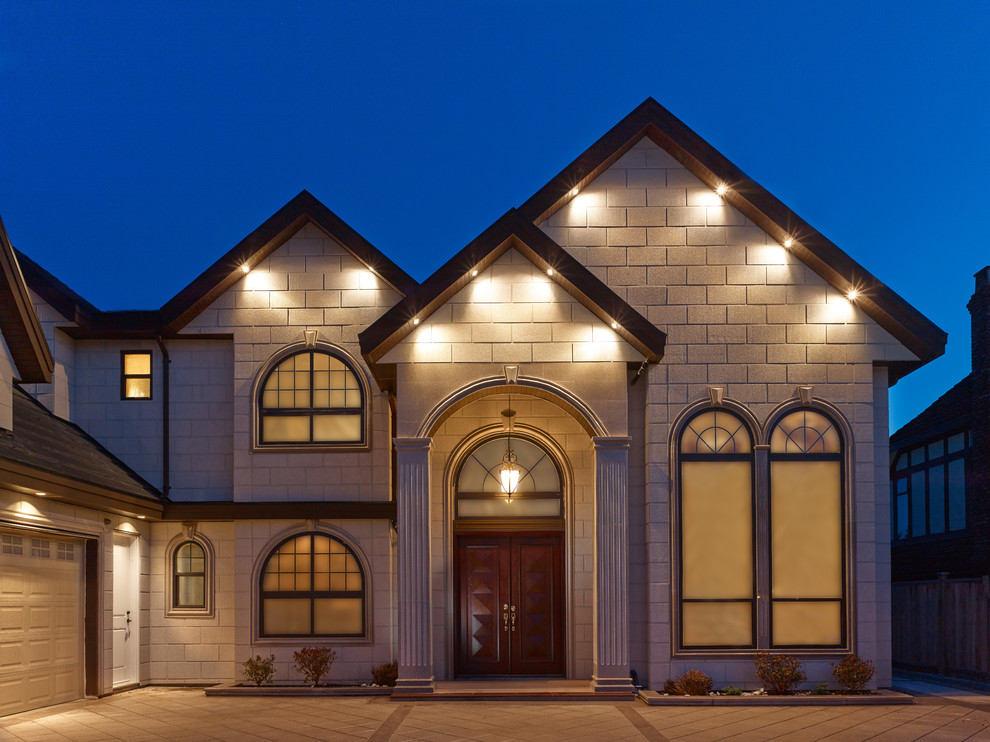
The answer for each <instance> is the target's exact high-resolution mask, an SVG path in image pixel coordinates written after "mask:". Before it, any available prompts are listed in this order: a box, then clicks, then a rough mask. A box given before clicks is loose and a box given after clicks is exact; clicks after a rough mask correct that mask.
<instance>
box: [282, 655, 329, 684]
mask: <svg viewBox="0 0 990 742" xmlns="http://www.w3.org/2000/svg"><path fill="white" fill-rule="evenodd" d="M292 656H293V657H294V658H295V660H296V670H298V671H299V672H301V673H302V676H303V677H304V678H305V679H306V682H307V683H309V684H310V685H312V686H313V687H314V688H315V687H316V686H318V685H319V684H320V679H321V678H322V677H323V676H324V675H326V674H327V673H328V672H330V665H332V664H333V661H334V660H335V659H337V653H336V652H334V651H333V650H332V649H330V648H329V647H303V648H302V649H300V650H299V651H298V652H293V653H292Z"/></svg>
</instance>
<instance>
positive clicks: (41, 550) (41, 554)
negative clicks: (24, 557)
mask: <svg viewBox="0 0 990 742" xmlns="http://www.w3.org/2000/svg"><path fill="white" fill-rule="evenodd" d="M51 546H52V545H51V542H50V541H47V540H45V539H43V538H33V539H31V556H33V557H38V558H39V559H51V556H52V553H51Z"/></svg>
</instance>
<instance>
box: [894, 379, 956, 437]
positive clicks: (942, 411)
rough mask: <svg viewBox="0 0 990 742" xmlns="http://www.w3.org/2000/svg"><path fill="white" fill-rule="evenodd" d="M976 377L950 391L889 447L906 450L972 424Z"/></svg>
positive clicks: (904, 426) (916, 419)
mask: <svg viewBox="0 0 990 742" xmlns="http://www.w3.org/2000/svg"><path fill="white" fill-rule="evenodd" d="M975 383H976V382H975V381H974V378H973V374H970V375H969V376H967V377H965V378H964V379H963V380H962V381H960V382H959V383H958V384H956V385H955V386H954V387H952V388H951V389H949V391H947V392H946V393H945V394H943V395H942V396H941V397H939V398H938V399H936V400H935V401H934V402H932V403H931V404H930V405H929V406H928V407H927V408H926V409H925V410H923V411H922V412H920V413H918V415H917V416H916V417H915V418H914V419H912V420H910V421H908V422H907V423H905V424H904V425H903V426H901V428H900V430H898V431H897V432H896V433H894V434H893V435H892V436H890V447H891V448H892V449H896V448H906V447H909V446H913V445H915V444H916V443H920V442H922V441H925V440H928V439H929V438H936V437H938V436H940V435H944V434H946V433H949V432H953V431H956V430H961V429H964V428H968V427H970V425H972V414H973V391H974V385H975Z"/></svg>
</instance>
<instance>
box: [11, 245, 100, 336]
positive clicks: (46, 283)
mask: <svg viewBox="0 0 990 742" xmlns="http://www.w3.org/2000/svg"><path fill="white" fill-rule="evenodd" d="M15 252H16V253H17V259H18V260H19V261H20V264H21V267H22V268H23V269H24V278H25V280H26V281H27V284H28V286H29V287H30V288H31V290H32V291H33V292H34V293H36V294H37V295H38V296H40V297H41V298H42V299H44V300H45V302H46V303H47V304H48V305H49V306H51V307H52V308H53V309H54V310H55V311H56V312H58V313H59V314H61V315H62V316H63V317H65V318H66V319H67V320H69V321H70V322H76V323H78V324H80V325H89V324H90V323H91V321H92V320H91V318H92V317H93V315H96V314H100V310H99V309H97V308H96V307H94V306H93V305H92V304H90V303H89V302H88V301H86V300H85V299H84V298H82V297H81V296H80V295H79V294H77V293H76V292H75V291H73V290H72V289H70V288H69V287H68V286H66V285H65V284H64V283H62V282H61V281H60V280H58V279H57V278H55V276H53V275H52V274H51V273H49V272H48V271H46V270H45V269H44V268H42V267H41V266H40V265H38V263H36V262H35V261H33V260H32V259H31V258H29V257H28V256H27V255H25V254H24V253H22V252H21V251H20V250H17V251H15Z"/></svg>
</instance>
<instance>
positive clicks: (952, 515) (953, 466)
mask: <svg viewBox="0 0 990 742" xmlns="http://www.w3.org/2000/svg"><path fill="white" fill-rule="evenodd" d="M965 527H966V463H965V459H955V460H954V461H950V462H949V530H950V531H960V530H962V529H963V528H965Z"/></svg>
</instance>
